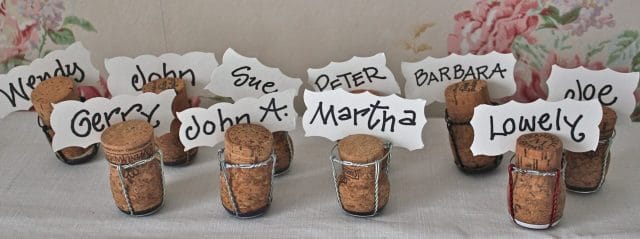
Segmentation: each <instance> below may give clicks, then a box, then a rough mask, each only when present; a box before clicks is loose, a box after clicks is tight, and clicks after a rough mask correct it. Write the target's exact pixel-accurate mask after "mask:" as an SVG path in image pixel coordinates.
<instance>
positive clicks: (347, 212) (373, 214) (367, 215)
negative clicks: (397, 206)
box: [342, 205, 387, 217]
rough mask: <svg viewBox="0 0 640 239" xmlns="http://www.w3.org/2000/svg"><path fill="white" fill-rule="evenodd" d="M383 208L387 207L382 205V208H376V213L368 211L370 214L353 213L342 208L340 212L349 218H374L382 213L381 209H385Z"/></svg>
mask: <svg viewBox="0 0 640 239" xmlns="http://www.w3.org/2000/svg"><path fill="white" fill-rule="evenodd" d="M385 206H387V205H383V206H382V207H380V208H378V211H377V212H376V211H370V212H354V211H349V210H348V209H345V208H344V207H343V208H342V210H343V211H344V213H346V214H347V215H349V216H354V217H374V216H377V215H379V214H381V213H382V211H383V209H384V208H385Z"/></svg>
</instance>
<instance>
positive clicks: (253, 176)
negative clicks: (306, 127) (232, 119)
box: [220, 124, 275, 215]
mask: <svg viewBox="0 0 640 239" xmlns="http://www.w3.org/2000/svg"><path fill="white" fill-rule="evenodd" d="M224 146H225V151H224V157H225V162H226V163H231V164H255V163H260V162H264V161H265V160H268V159H269V157H270V156H271V153H272V151H273V135H272V134H271V132H269V130H267V129H266V128H264V127H262V126H260V125H256V124H237V125H234V126H232V127H230V128H229V129H228V130H227V131H226V132H225V137H224ZM274 166H275V165H274V164H273V162H269V163H268V164H267V165H266V166H263V167H257V168H247V169H243V168H228V169H226V170H227V172H228V176H229V184H230V186H231V192H232V194H233V195H234V197H235V201H236V203H237V206H238V207H237V209H238V213H239V214H245V215H250V214H252V213H255V212H259V211H262V210H264V209H265V208H267V207H268V206H269V204H270V198H269V194H270V191H271V178H272V174H273V167H274ZM220 198H221V201H222V205H223V206H224V207H225V209H227V211H231V212H233V211H234V207H233V202H232V199H231V197H230V196H229V191H228V189H227V181H226V180H225V177H224V172H220Z"/></svg>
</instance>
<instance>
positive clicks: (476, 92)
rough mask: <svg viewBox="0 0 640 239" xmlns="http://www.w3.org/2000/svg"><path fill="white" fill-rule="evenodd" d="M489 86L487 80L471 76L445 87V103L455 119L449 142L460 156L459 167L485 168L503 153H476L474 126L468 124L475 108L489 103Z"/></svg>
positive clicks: (469, 169) (452, 118) (495, 161)
mask: <svg viewBox="0 0 640 239" xmlns="http://www.w3.org/2000/svg"><path fill="white" fill-rule="evenodd" d="M489 103H491V100H490V98H489V90H488V88H487V82H486V81H484V80H467V81H462V82H458V83H454V84H451V85H449V86H447V88H446V89H445V104H446V107H447V114H448V117H449V120H450V121H452V122H453V123H458V124H452V125H451V127H450V130H451V131H452V132H450V135H449V144H450V145H451V151H452V153H453V155H454V160H456V159H455V157H456V155H457V156H459V160H460V161H459V163H460V164H461V165H458V167H461V168H462V169H464V170H466V171H469V172H472V171H474V170H484V169H488V168H491V167H492V166H496V165H497V164H498V163H499V162H497V161H498V160H499V156H485V155H477V156H473V153H472V152H471V144H472V143H473V135H474V132H473V127H472V126H471V125H469V124H465V123H467V122H469V121H470V120H471V118H473V110H474V108H475V107H476V106H478V105H481V104H489Z"/></svg>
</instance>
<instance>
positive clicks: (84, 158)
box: [55, 143, 100, 165]
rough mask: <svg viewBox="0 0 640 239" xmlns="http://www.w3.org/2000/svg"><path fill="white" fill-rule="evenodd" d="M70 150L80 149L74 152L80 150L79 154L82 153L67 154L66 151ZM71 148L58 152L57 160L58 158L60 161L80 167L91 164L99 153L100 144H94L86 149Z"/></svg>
mask: <svg viewBox="0 0 640 239" xmlns="http://www.w3.org/2000/svg"><path fill="white" fill-rule="evenodd" d="M69 148H78V149H74V150H79V151H78V152H80V154H74V155H71V154H68V153H65V150H67V149H69ZM69 148H64V149H62V150H60V151H58V152H56V153H55V155H56V158H58V160H60V161H61V162H63V163H66V164H68V165H78V164H83V163H86V162H89V161H90V160H91V159H92V158H93V157H94V156H96V154H97V153H98V149H99V148H100V144H97V143H96V144H92V145H90V146H89V147H87V148H86V149H85V148H80V147H69Z"/></svg>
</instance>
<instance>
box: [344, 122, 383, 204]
mask: <svg viewBox="0 0 640 239" xmlns="http://www.w3.org/2000/svg"><path fill="white" fill-rule="evenodd" d="M338 155H339V156H340V159H341V160H342V161H346V162H350V163H356V164H368V163H374V162H375V161H378V160H381V161H380V162H379V165H378V167H376V166H375V164H371V165H367V166H351V165H343V166H342V172H341V173H340V175H339V176H338V177H337V187H338V194H339V195H338V196H339V199H340V204H341V206H342V209H343V210H344V211H345V212H347V213H349V214H351V215H355V216H373V215H376V214H378V213H379V212H381V211H382V209H384V207H385V206H386V205H387V202H388V201H389V194H390V189H391V187H390V183H389V178H388V175H387V170H386V167H387V162H388V160H389V159H388V155H389V154H388V151H387V149H386V148H385V146H384V143H383V142H382V141H381V140H380V139H378V138H376V137H374V136H370V135H364V134H356V135H350V136H347V137H345V138H343V139H342V140H340V142H338ZM376 170H377V171H376ZM376 174H378V181H377V182H376ZM376 184H377V191H376ZM376 196H377V199H376ZM376 201H377V206H378V207H377V208H376Z"/></svg>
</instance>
